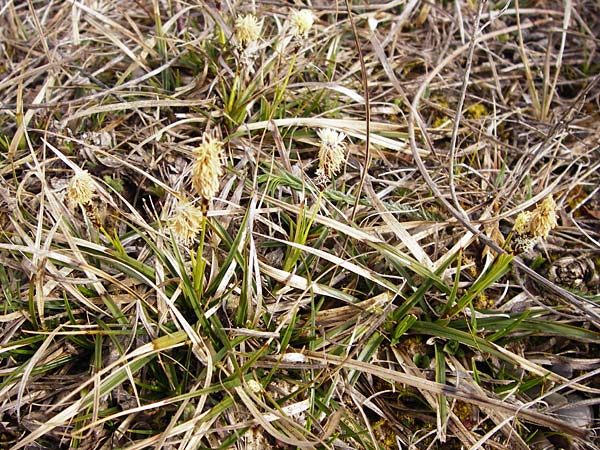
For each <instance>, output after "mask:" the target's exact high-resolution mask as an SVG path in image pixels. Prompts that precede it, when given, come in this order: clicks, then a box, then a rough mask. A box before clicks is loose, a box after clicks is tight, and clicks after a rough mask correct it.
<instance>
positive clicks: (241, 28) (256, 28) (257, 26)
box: [235, 14, 262, 48]
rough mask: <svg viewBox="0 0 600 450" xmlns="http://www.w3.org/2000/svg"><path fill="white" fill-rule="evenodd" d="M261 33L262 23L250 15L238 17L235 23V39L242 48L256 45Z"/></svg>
mask: <svg viewBox="0 0 600 450" xmlns="http://www.w3.org/2000/svg"><path fill="white" fill-rule="evenodd" d="M261 31H262V22H259V21H258V19H257V18H256V16H254V15H252V14H246V15H245V16H239V17H238V18H237V19H236V21H235V37H236V38H237V40H238V41H239V43H240V45H241V46H242V47H246V48H248V47H251V46H253V45H254V44H256V42H257V41H258V39H259V38H260V33H261Z"/></svg>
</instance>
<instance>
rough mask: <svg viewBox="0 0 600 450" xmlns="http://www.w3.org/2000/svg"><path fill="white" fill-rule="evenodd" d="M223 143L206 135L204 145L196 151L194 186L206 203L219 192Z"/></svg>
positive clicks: (203, 140) (193, 172)
mask: <svg viewBox="0 0 600 450" xmlns="http://www.w3.org/2000/svg"><path fill="white" fill-rule="evenodd" d="M222 153H223V143H222V142H221V141H219V140H218V139H217V138H215V137H214V136H212V135H211V134H207V133H205V134H204V136H203V137H202V143H201V144H200V145H199V146H198V147H196V149H194V156H195V158H196V160H195V161H194V165H193V167H192V185H193V187H194V189H196V191H197V192H198V194H199V195H200V197H202V198H203V199H204V200H205V201H206V202H208V201H210V200H211V199H212V198H213V197H214V196H215V194H216V193H217V191H218V190H219V183H220V181H221V176H222V175H223V167H222V159H223V157H222Z"/></svg>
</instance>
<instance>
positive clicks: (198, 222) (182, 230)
mask: <svg viewBox="0 0 600 450" xmlns="http://www.w3.org/2000/svg"><path fill="white" fill-rule="evenodd" d="M202 220H203V214H202V211H201V210H200V209H198V208H196V207H195V206H193V205H192V204H190V203H188V202H186V201H182V202H180V203H179V204H178V205H177V208H176V209H175V213H174V214H173V216H172V217H171V218H170V219H169V221H168V226H169V228H170V229H171V231H172V232H173V235H174V236H175V238H176V239H177V240H178V241H180V242H181V243H183V244H184V245H186V246H188V247H189V246H190V245H192V244H193V242H194V239H196V236H197V235H198V233H200V231H201V230H202Z"/></svg>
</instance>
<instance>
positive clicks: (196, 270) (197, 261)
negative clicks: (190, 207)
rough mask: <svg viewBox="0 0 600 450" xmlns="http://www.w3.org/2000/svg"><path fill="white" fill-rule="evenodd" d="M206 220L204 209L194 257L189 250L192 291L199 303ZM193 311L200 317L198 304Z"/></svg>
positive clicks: (202, 286) (203, 265)
mask: <svg viewBox="0 0 600 450" xmlns="http://www.w3.org/2000/svg"><path fill="white" fill-rule="evenodd" d="M207 221H208V217H207V216H206V211H205V212H204V216H203V218H202V228H201V230H200V243H199V244H198V249H197V250H196V255H195V257H194V253H193V252H190V254H191V259H192V270H193V273H192V279H193V281H194V291H195V292H196V293H197V294H198V297H197V298H198V300H199V303H200V302H201V300H202V294H203V290H204V270H205V269H206V261H205V260H204V258H203V257H202V253H203V250H204V239H205V238H206V222H207ZM193 307H194V311H195V312H196V315H197V316H198V317H200V316H201V315H202V311H201V310H200V304H194V305H193Z"/></svg>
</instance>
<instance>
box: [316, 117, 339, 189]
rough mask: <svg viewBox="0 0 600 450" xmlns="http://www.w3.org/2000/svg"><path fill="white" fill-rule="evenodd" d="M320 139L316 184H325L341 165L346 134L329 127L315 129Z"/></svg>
mask: <svg viewBox="0 0 600 450" xmlns="http://www.w3.org/2000/svg"><path fill="white" fill-rule="evenodd" d="M317 135H318V136H319V138H320V139H321V146H320V149H319V168H318V169H317V171H316V175H317V179H316V182H317V184H327V183H328V182H329V181H330V180H331V177H332V176H335V174H337V173H338V172H339V170H340V168H341V167H342V164H343V162H344V159H345V157H346V144H344V139H346V135H345V134H344V133H342V132H340V131H335V130H332V129H331V128H323V129H321V130H319V131H317Z"/></svg>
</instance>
